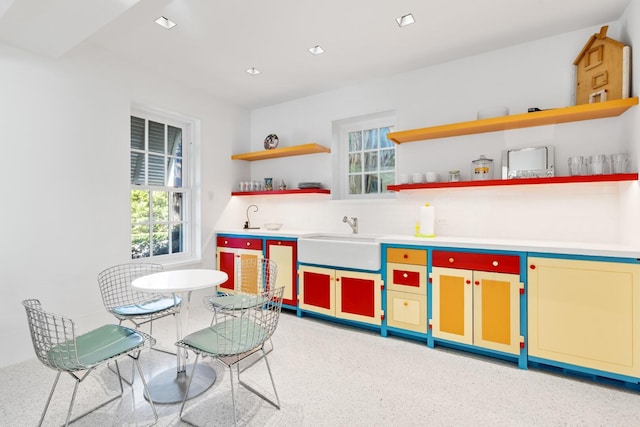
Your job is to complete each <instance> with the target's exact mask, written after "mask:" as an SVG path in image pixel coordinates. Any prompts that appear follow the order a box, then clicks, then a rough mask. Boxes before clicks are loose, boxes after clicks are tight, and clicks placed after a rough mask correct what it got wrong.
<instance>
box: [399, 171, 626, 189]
mask: <svg viewBox="0 0 640 427" xmlns="http://www.w3.org/2000/svg"><path fill="white" fill-rule="evenodd" d="M637 180H638V174H637V173H620V174H611V175H580V176H552V177H548V178H516V179H491V180H486V181H458V182H431V183H425V184H400V185H389V186H388V187H387V189H388V190H389V191H405V190H422V189H430V188H452V187H492V186H501V185H538V184H568V183H578V182H610V181H637Z"/></svg>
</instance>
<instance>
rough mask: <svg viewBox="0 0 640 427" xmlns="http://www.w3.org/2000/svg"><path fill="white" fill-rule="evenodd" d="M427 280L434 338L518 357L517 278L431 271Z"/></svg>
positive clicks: (440, 269)
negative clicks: (431, 300) (429, 279)
mask: <svg viewBox="0 0 640 427" xmlns="http://www.w3.org/2000/svg"><path fill="white" fill-rule="evenodd" d="M431 278H432V284H433V288H432V295H433V302H432V311H433V314H432V322H431V326H432V333H433V336H434V337H435V338H443V339H447V340H451V341H456V342H460V343H463V344H472V345H476V346H479V347H484V348H489V349H492V350H498V351H502V352H506V353H511V354H519V353H520V287H521V285H520V278H519V276H518V275H517V274H506V273H490V272H484V271H471V270H463V269H455V268H444V267H433V269H432V274H431Z"/></svg>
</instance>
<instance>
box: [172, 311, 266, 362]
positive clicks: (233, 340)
mask: <svg viewBox="0 0 640 427" xmlns="http://www.w3.org/2000/svg"><path fill="white" fill-rule="evenodd" d="M266 336H267V332H266V331H265V330H264V329H263V328H261V327H260V326H259V325H257V324H256V323H255V322H253V321H251V320H248V319H243V318H237V319H231V320H226V321H224V322H222V323H219V324H216V325H213V326H210V327H208V328H205V329H201V330H199V331H197V332H194V333H192V334H190V335H187V336H186V337H185V338H184V339H183V340H182V342H183V343H185V344H186V345H188V346H190V347H191V348H193V349H194V350H197V351H200V352H204V353H208V354H210V355H212V356H229V355H232V354H241V353H245V352H247V351H249V350H252V349H254V348H256V347H258V346H259V345H260V344H262V343H263V342H264V341H265V337H266Z"/></svg>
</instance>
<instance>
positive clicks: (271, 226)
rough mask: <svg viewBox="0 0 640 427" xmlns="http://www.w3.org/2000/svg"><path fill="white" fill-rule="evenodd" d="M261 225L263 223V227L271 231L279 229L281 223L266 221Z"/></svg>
mask: <svg viewBox="0 0 640 427" xmlns="http://www.w3.org/2000/svg"><path fill="white" fill-rule="evenodd" d="M263 225H264V228H266V229H267V230H271V231H275V230H280V227H282V224H279V223H277V222H268V223H266V224H263Z"/></svg>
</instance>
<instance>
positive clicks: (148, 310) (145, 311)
mask: <svg viewBox="0 0 640 427" xmlns="http://www.w3.org/2000/svg"><path fill="white" fill-rule="evenodd" d="M180 302H182V298H180V297H176V299H175V301H174V299H173V297H160V298H155V299H152V300H149V301H145V302H143V303H140V304H131V305H123V306H121V307H115V308H114V309H113V312H114V313H115V314H119V315H121V316H144V315H149V314H154V313H158V312H161V311H164V310H166V309H168V308H171V307H173V306H175V305H177V304H180Z"/></svg>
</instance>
